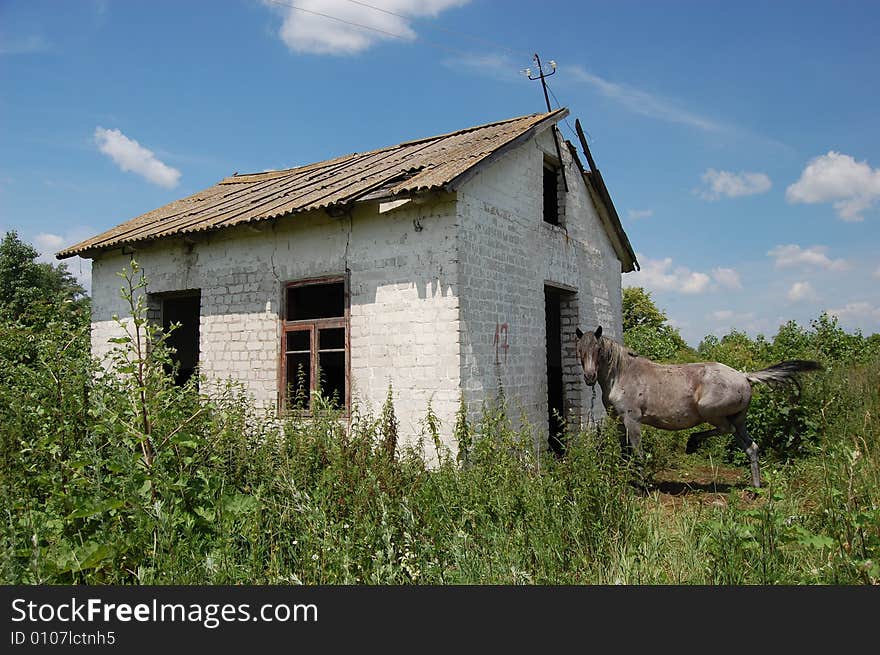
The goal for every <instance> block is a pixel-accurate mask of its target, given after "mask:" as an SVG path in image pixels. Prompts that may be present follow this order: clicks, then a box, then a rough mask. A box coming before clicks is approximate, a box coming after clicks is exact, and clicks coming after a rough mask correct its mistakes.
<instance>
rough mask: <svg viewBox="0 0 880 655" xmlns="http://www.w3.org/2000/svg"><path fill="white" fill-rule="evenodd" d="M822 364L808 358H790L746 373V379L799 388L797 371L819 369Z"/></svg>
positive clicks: (806, 371) (808, 371)
mask: <svg viewBox="0 0 880 655" xmlns="http://www.w3.org/2000/svg"><path fill="white" fill-rule="evenodd" d="M821 370H822V365H821V364H820V363H819V362H814V361H813V360H810V359H792V360H789V361H787V362H780V363H779V364H774V365H773V366H768V367H767V368H763V369H761V370H760V371H754V372H752V373H746V379H747V380H748V381H749V382H751V383H752V384H756V383H759V384H769V385H771V386H783V385H787V384H791V385H794V386H795V387H797V388H798V389H800V383H799V380H798V374H799V373H810V372H812V371H821Z"/></svg>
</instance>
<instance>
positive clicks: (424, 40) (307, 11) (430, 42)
mask: <svg viewBox="0 0 880 655" xmlns="http://www.w3.org/2000/svg"><path fill="white" fill-rule="evenodd" d="M265 1H266V2H268V3H271V4H275V5H279V6H281V7H287V8H289V9H294V10H296V11H299V12H302V13H305V14H311V15H313V16H318V17H320V18H325V19H327V20H332V21H334V22H337V23H342V24H344V25H349V26H351V27H357V28H360V29H363V30H369V31H371V32H376V33H378V34H382V35H384V36H387V37H390V38H392V39H398V40H401V41H410V40H411V39H410V37H408V36H406V35H404V34H399V33H397V32H389V31H388V30H383V29H381V28H379V27H373V26H371V25H364V24H363V23H358V22H356V21H352V20H347V19H345V18H339V17H338V16H333V15H331V14H326V13H323V12H320V11H315V10H314V9H306V8H305V7H300V6H299V5H295V4H293V3H290V2H282V1H281V0H265ZM347 1H348V2H350V3H352V4H355V5H359V6H361V7H364V8H366V9H372V10H374V11H378V12H381V13H383V14H387V15H389V16H394V17H396V18H400V19H402V20H405V21H410V20H412V17H408V16H404V15H403V14H399V13H396V12H393V11H390V10H388V9H383V8H381V7H376V6H374V5H371V4H369V3H367V2H363V1H362V0H347ZM430 27H431V28H432V29H435V30H439V31H441V32H446V33H447V34H451V35H454V36H459V37H463V38H466V39H469V40H471V41H474V42H478V43H481V44H483V45H489V46H492V47H493V48H499V49H501V50H504V51H506V52H508V53H510V54H512V55H517V56H518V55H519V54H521V53H519V52H517V51H515V50H513V49H511V48H509V47H507V46H505V45H502V44H500V43H497V42H495V41H491V40H489V39H484V38H480V37H477V36H474V35H471V34H468V33H466V32H462V31H459V30H450V29H446V28H443V27H439V26H436V25H432V26H430ZM419 42H420V43H424V44H425V45H428V46H431V47H433V48H436V49H438V50H442V51H445V52H447V53H451V54H454V55H458V56H464V57H471V56H473V53H471V52H465V51H463V50H459V49H458V48H454V47H452V46H448V45H445V44H443V43H439V42H437V41H434V40H432V39H427V38H425V37H423V36H419ZM529 58H530V59H532V57H529ZM554 72H555V69H554ZM547 90H548V91H549V92H550V93H551V94H552V95H553V99H554V100H555V101H556V104H557V106H560V107H561V106H562V103H560V102H559V98H557V97H556V94H555V93H553V90H552V89H551V88H550V87H549V85H547ZM564 121H565V124H566V127H567V128H568V129H569V131H570V132H571V133H572V135H574V136H575V138H577V134H576V133H575V131H574V129H573V128H572V127H571V124H570V123H569V122H568V119H567V118H566V119H564ZM588 136H589V135H588ZM590 138H591V140H592V137H590Z"/></svg>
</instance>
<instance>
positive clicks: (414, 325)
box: [58, 109, 636, 452]
mask: <svg viewBox="0 0 880 655" xmlns="http://www.w3.org/2000/svg"><path fill="white" fill-rule="evenodd" d="M566 114H567V110H564V109H562V110H557V111H555V112H551V113H548V114H537V115H532V116H524V117H520V118H515V119H510V120H506V121H500V122H497V123H492V124H489V125H483V126H478V127H474V128H469V129H466V130H461V131H459V132H455V133H452V134H447V135H441V136H438V137H431V138H427V139H421V140H417V141H410V142H407V143H404V144H400V145H398V146H393V147H391V148H385V149H382V150H377V151H373V152H369V153H355V154H353V155H347V156H344V157H340V158H337V159H334V160H329V161H326V162H320V163H317V164H312V165H310V166H304V167H299V168H296V169H291V170H288V171H273V172H267V173H258V174H254V175H243V176H238V175H237V176H233V177H231V178H227V179H226V180H223V181H222V182H220V183H218V184H217V185H215V186H214V187H211V188H210V189H206V190H205V191H202V192H200V193H197V194H195V195H193V196H191V197H189V198H185V199H182V200H180V201H177V202H174V203H171V204H169V205H167V206H165V207H162V208H159V209H157V210H155V211H152V212H149V213H147V214H144V215H143V216H140V217H138V218H135V219H133V220H131V221H128V222H127V223H123V224H122V225H119V226H117V227H115V228H113V229H111V230H109V231H107V232H105V233H103V234H100V235H98V236H96V237H93V238H92V239H89V240H87V241H84V242H82V243H80V244H77V245H76V246H73V247H71V248H69V249H67V250H65V251H62V252H61V253H59V254H58V257H59V258H63V257H69V256H72V255H74V254H79V255H82V256H85V257H90V258H92V259H93V260H94V263H93V267H92V312H93V317H92V320H93V324H92V350H93V353H94V355H96V356H98V357H101V356H102V355H104V354H106V353H107V351H108V350H109V348H110V347H111V344H109V343H108V341H107V340H108V338H110V337H112V336H114V334H115V331H116V330H117V329H118V326H117V325H116V323H115V322H114V321H113V320H112V318H111V317H112V316H113V314H119V315H124V314H125V312H126V308H125V306H124V304H123V301H122V299H121V298H120V295H119V287H120V279H119V277H118V276H117V275H116V274H117V272H119V271H120V270H121V269H122V268H123V267H125V266H127V265H128V262H129V260H130V259H131V258H132V257H133V258H135V259H136V260H137V261H138V262H139V263H140V264H141V266H142V267H143V268H144V270H145V272H146V275H147V277H148V279H149V288H148V289H147V292H148V303H149V306H150V308H151V312H152V316H153V318H155V319H156V320H157V321H162V322H164V323H165V324H168V323H170V322H172V321H180V322H181V323H182V324H183V327H182V328H181V329H180V330H178V331H177V332H176V333H175V334H176V337H175V338H176V346H177V347H178V350H179V359H180V361H181V368H182V370H184V376H185V375H186V374H187V372H188V371H189V370H190V369H193V368H196V367H197V370H198V371H199V372H200V373H202V374H204V375H205V376H206V378H207V379H208V380H209V381H216V380H223V379H226V378H233V379H235V380H239V381H242V382H243V383H244V384H245V386H246V388H247V389H248V391H249V392H250V394H251V395H252V396H253V398H254V400H255V401H256V402H257V403H258V404H259V405H261V406H263V407H268V408H272V409H273V410H274V409H275V408H277V409H278V410H279V411H281V412H283V411H285V410H286V409H287V407H289V406H290V405H291V403H292V401H291V399H290V394H295V393H296V391H297V389H298V385H302V388H300V392H304V391H306V390H307V389H308V388H313V387H314V385H315V382H316V376H317V375H319V371H320V375H321V377H322V380H323V385H322V386H323V388H324V389H325V391H328V392H331V393H332V392H335V393H336V394H337V396H338V397H339V399H340V403H343V404H345V405H346V406H347V407H348V406H350V403H362V404H363V405H365V406H366V407H368V408H369V409H371V410H374V411H376V410H378V408H379V407H380V406H381V405H382V403H383V401H384V399H385V396H386V394H387V390H388V385H389V383H390V384H392V385H393V389H394V399H395V410H396V413H397V416H398V418H399V419H400V423H401V433H402V435H403V437H404V438H408V439H414V438H416V437H417V436H418V434H419V431H420V429H421V422H422V421H423V419H424V416H425V412H426V410H427V406H428V402H429V401H430V402H431V403H432V407H433V410H434V412H435V413H436V415H437V416H438V417H439V418H440V419H441V422H442V423H441V432H442V435H443V438H444V439H445V440H446V441H447V443H448V445H449V446H450V447H451V448H452V450H453V452H454V451H455V444H453V443H452V440H451V433H452V428H453V425H454V420H455V419H454V417H455V412H456V410H457V409H458V404H459V399H460V396H461V394H464V398H465V400H466V402H467V403H468V407H469V409H470V411H471V412H472V413H474V414H476V413H477V412H479V409H480V407H481V404H482V402H483V401H484V400H491V399H493V398H495V397H496V396H497V394H498V390H499V385H502V386H503V389H504V395H505V397H506V399H507V401H508V403H509V405H510V407H511V410H512V411H511V414H512V415H514V416H520V415H522V416H525V417H526V418H527V419H528V421H529V423H530V424H531V425H532V426H533V427H534V430H535V434H536V435H537V436H536V438H537V439H538V440H539V441H540V442H541V443H542V444H547V443H548V440H547V438H548V434H549V433H550V432H551V431H554V430H555V429H556V427H555V424H554V423H553V419H552V418H551V415H552V412H551V411H550V410H551V409H553V408H556V409H557V410H558V411H559V412H560V413H561V414H563V415H565V416H567V417H569V418H570V419H572V420H574V421H575V422H579V421H580V420H582V419H583V417H584V416H585V414H586V412H587V411H588V410H589V405H590V396H589V395H588V388H587V387H586V386H585V385H584V384H583V381H582V376H581V374H580V372H579V370H578V367H577V364H576V362H575V361H574V355H573V353H574V350H573V344H574V329H575V327H576V326H577V325H578V324H579V325H582V326H590V327H594V326H595V325H596V324H601V325H602V326H603V327H604V329H605V330H606V334H608V335H609V336H612V337H615V338H620V337H621V336H622V335H621V272H622V271H629V270H633V268H634V266H635V265H636V262H635V256H634V254H633V251H632V248H631V247H630V244H629V242H628V240H627V237H626V235H625V234H624V232H623V229H622V227H621V225H620V221H619V219H618V217H617V213H616V211H615V210H614V207H613V205H612V203H611V200H610V197H609V196H608V192H607V190H606V189H605V186H604V183H603V182H602V180H601V175H600V174H599V173H598V171H597V170H591V171H585V170H584V168H583V167H582V165H581V162H580V161H579V159H578V157H577V154H576V151H575V149H574V147H573V146H572V145H571V144H570V143H568V142H563V140H562V138H561V135H560V134H559V133H558V131H557V130H556V128H555V124H556V122H557V121H559V120H560V119H562V118H563V117H564V116H565V115H566ZM560 155H561V161H560ZM587 157H588V160H589V161H590V162H591V166H592V167H593V168H594V169H595V166H594V165H593V164H592V159H591V158H590V156H589V153H587ZM566 184H567V186H568V190H567V191H565V189H564V186H565V185H566ZM297 372H299V375H297ZM305 395H307V394H305ZM548 408H549V409H548Z"/></svg>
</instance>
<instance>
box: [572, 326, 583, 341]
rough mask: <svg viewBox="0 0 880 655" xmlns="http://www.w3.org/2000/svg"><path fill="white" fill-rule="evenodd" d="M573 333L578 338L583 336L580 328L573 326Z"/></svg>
mask: <svg viewBox="0 0 880 655" xmlns="http://www.w3.org/2000/svg"><path fill="white" fill-rule="evenodd" d="M574 333H575V334H576V335H577V338H578V339H580V338H581V337H582V336H584V333H583V332H581V329H580V328H575V331H574Z"/></svg>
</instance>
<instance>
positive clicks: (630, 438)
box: [623, 413, 645, 489]
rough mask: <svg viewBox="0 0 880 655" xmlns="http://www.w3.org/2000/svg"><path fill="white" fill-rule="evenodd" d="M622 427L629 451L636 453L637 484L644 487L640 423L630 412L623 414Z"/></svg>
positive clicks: (643, 458) (643, 456) (643, 460)
mask: <svg viewBox="0 0 880 655" xmlns="http://www.w3.org/2000/svg"><path fill="white" fill-rule="evenodd" d="M623 427H624V430H625V431H626V440H627V446H628V447H629V451H630V452H632V453H635V455H636V474H637V476H638V480H637V484H638V485H639V487H641V488H642V489H644V488H645V454H644V453H643V452H642V424H641V423H639V422H638V420H636V418H635V417H633V416H632V414H629V413H627V414H624V415H623Z"/></svg>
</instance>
